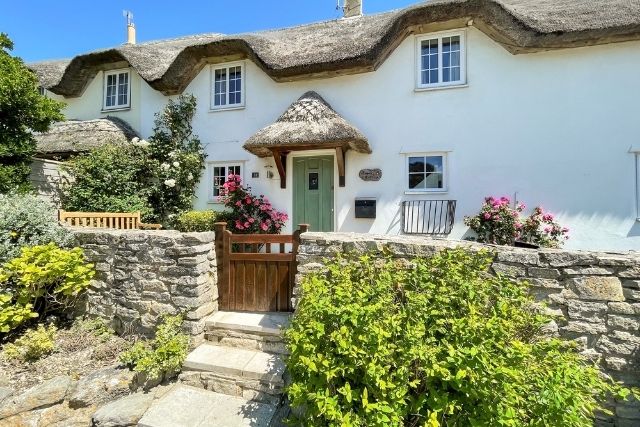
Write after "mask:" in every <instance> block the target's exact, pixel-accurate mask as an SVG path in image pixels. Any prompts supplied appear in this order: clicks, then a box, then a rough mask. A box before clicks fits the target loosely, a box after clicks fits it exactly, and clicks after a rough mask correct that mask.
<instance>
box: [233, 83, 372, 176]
mask: <svg viewBox="0 0 640 427" xmlns="http://www.w3.org/2000/svg"><path fill="white" fill-rule="evenodd" d="M327 148H330V149H335V150H336V160H337V163H338V173H339V176H340V186H341V187H344V184H345V183H344V175H345V174H344V157H345V156H344V153H345V152H346V151H347V150H349V149H352V150H354V151H356V152H358V153H367V154H369V153H371V147H369V143H368V141H367V138H366V137H365V136H364V135H363V134H362V132H360V131H359V130H358V129H357V128H356V127H354V126H353V125H351V124H350V123H349V122H347V121H346V120H345V119H344V118H343V117H342V116H340V115H339V114H338V113H336V111H335V110H334V109H333V108H331V106H330V105H329V104H328V103H327V102H326V101H325V100H324V99H323V98H322V97H321V96H320V95H318V94H317V93H316V92H313V91H310V92H307V93H305V94H304V95H302V96H301V97H300V98H299V99H298V100H297V101H296V102H294V103H293V104H291V106H289V108H287V110H286V111H285V112H284V113H283V114H282V115H281V116H280V117H279V118H278V120H276V122H275V123H273V124H270V125H269V126H267V127H265V128H263V129H261V130H259V131H258V132H257V133H256V134H255V135H253V136H252V137H251V138H249V139H248V140H247V142H245V144H244V149H245V150H247V151H249V152H251V153H253V154H255V155H256V156H258V157H271V156H273V157H274V159H275V162H276V166H277V167H278V173H279V174H280V180H281V181H280V186H281V188H285V186H286V156H287V154H288V153H289V152H291V151H302V150H320V149H327Z"/></svg>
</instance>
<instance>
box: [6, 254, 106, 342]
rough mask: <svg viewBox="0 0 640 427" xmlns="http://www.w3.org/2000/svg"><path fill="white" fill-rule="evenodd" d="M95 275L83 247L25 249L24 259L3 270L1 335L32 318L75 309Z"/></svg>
mask: <svg viewBox="0 0 640 427" xmlns="http://www.w3.org/2000/svg"><path fill="white" fill-rule="evenodd" d="M94 273H95V272H94V269H93V265H92V264H88V263H87V262H86V261H85V258H84V253H83V251H82V249H80V248H74V249H61V248H59V247H57V246H56V245H55V244H53V243H51V244H48V245H44V246H33V247H24V248H22V251H21V254H20V256H18V257H17V258H14V259H12V260H11V261H8V262H6V263H5V264H4V265H3V266H2V267H0V333H6V332H9V331H10V330H11V329H13V328H15V327H17V326H19V325H20V324H22V323H24V322H25V321H27V320H29V319H30V318H32V317H36V316H40V317H41V318H43V317H44V316H46V315H47V314H50V313H56V314H63V313H64V312H65V311H67V310H69V309H71V308H72V306H73V305H74V303H75V301H76V299H77V297H78V296H79V295H80V294H81V293H82V292H83V291H84V290H85V289H86V288H87V287H88V286H89V283H90V281H91V279H92V278H93V275H94Z"/></svg>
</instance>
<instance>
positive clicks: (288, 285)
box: [216, 223, 309, 312]
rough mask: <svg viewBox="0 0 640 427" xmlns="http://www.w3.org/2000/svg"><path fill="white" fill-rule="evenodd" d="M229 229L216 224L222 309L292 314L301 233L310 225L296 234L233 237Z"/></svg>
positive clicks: (304, 226)
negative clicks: (292, 298) (288, 312)
mask: <svg viewBox="0 0 640 427" xmlns="http://www.w3.org/2000/svg"><path fill="white" fill-rule="evenodd" d="M226 227H227V225H226V223H217V224H216V254H217V264H218V295H219V297H218V308H219V309H220V310H226V311H259V312H267V311H291V310H292V308H291V297H292V291H293V285H294V281H295V275H296V266H297V263H296V254H297V253H298V245H299V244H300V234H301V233H304V232H305V231H307V230H308V227H309V226H308V225H306V224H302V225H300V228H299V229H298V230H296V231H295V232H294V233H293V234H233V233H231V232H230V231H229V230H227V229H226ZM272 245H276V246H275V248H274V247H273V246H272ZM288 246H289V247H288Z"/></svg>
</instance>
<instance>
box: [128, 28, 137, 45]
mask: <svg viewBox="0 0 640 427" xmlns="http://www.w3.org/2000/svg"><path fill="white" fill-rule="evenodd" d="M127 44H136V27H135V25H133V23H131V24H127Z"/></svg>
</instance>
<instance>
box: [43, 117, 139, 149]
mask: <svg viewBox="0 0 640 427" xmlns="http://www.w3.org/2000/svg"><path fill="white" fill-rule="evenodd" d="M34 136H35V138H36V142H37V144H38V148H37V152H38V157H56V158H58V157H60V158H65V157H68V156H70V155H73V154H78V153H83V152H87V151H91V150H92V149H94V148H98V147H100V146H102V145H105V144H117V143H124V142H128V141H131V139H132V138H134V137H137V136H138V134H137V132H136V131H135V130H134V129H133V128H132V127H131V126H130V125H129V123H127V122H126V121H124V120H122V119H120V118H118V117H111V116H108V117H106V118H104V119H94V120H66V121H62V122H57V123H54V124H52V125H51V128H50V129H49V131H48V132H44V133H36V134H35V135H34Z"/></svg>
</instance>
